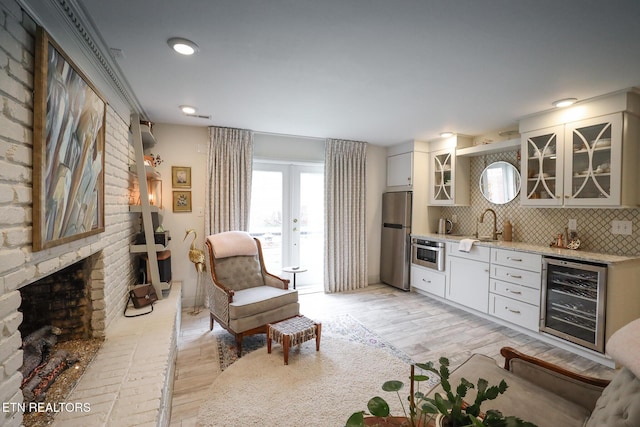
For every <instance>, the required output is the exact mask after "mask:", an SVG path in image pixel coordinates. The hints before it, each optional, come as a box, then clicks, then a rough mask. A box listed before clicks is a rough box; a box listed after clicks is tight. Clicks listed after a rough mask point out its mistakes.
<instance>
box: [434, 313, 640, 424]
mask: <svg viewBox="0 0 640 427" xmlns="http://www.w3.org/2000/svg"><path fill="white" fill-rule="evenodd" d="M606 347H607V354H608V355H609V356H611V358H612V359H613V360H614V361H615V362H616V364H617V366H618V369H617V370H616V372H615V374H614V376H613V379H611V380H609V379H600V378H594V377H588V376H585V375H582V374H580V373H576V372H572V371H569V370H567V369H564V368H562V367H560V366H557V365H554V364H552V363H549V362H546V361H544V360H541V359H538V358H535V357H532V356H528V355H525V354H523V353H520V352H518V351H516V350H514V349H513V348H510V347H504V348H502V350H501V351H500V352H501V354H502V355H503V356H504V357H505V366H504V369H502V368H500V367H499V366H498V365H497V364H496V363H495V361H494V359H492V358H490V357H487V356H484V355H480V354H474V355H473V356H471V357H470V358H469V359H468V360H467V361H466V362H464V363H463V364H462V365H461V366H460V367H458V368H457V369H456V370H454V371H453V372H452V373H451V377H450V382H451V384H458V382H459V381H460V378H466V379H467V380H469V381H471V382H475V381H476V380H477V379H478V378H484V379H486V380H488V381H489V383H490V384H498V383H499V382H500V380H502V379H504V380H505V381H506V383H507V385H508V389H507V392H506V393H505V394H503V395H500V396H498V398H497V399H495V400H492V401H490V402H488V403H487V404H486V407H487V408H491V409H497V410H499V411H501V412H502V413H504V414H505V415H515V416H517V417H520V418H522V419H523V420H525V421H529V422H532V423H534V424H536V425H537V426H538V427H558V426H562V427H571V426H576V427H578V426H580V427H605V426H606V427H637V426H640V379H639V378H640V358H639V357H638V355H639V354H640V319H638V320H635V321H633V322H631V323H629V324H628V325H626V326H624V327H623V328H621V329H619V330H618V331H617V332H615V333H614V334H613V335H612V336H611V338H610V339H609V341H608V342H607V346H606ZM435 392H440V393H442V389H441V388H440V386H438V387H436V388H435V389H434V390H432V391H431V392H430V393H429V394H430V395H433V393H435ZM474 399H475V390H473V389H472V390H469V394H468V395H467V397H466V399H465V400H468V401H473V400H474Z"/></svg>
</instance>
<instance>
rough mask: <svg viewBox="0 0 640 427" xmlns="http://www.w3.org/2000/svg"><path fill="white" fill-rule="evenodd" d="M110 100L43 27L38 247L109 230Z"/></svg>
mask: <svg viewBox="0 0 640 427" xmlns="http://www.w3.org/2000/svg"><path fill="white" fill-rule="evenodd" d="M106 112H107V102H106V101H105V100H104V98H103V97H102V95H101V94H100V92H99V91H98V90H97V89H96V88H95V87H94V86H93V85H92V84H91V82H90V81H89V80H88V79H87V77H86V76H85V75H84V74H83V73H82V72H81V71H80V70H79V69H78V67H77V66H76V65H75V64H74V63H73V61H71V59H70V58H69V57H68V56H67V55H66V54H65V52H64V51H63V50H62V48H60V46H59V45H58V44H57V43H56V42H55V41H53V40H52V39H51V37H50V36H49V34H48V33H47V32H46V31H45V30H44V29H43V28H42V27H38V28H37V30H36V46H35V73H34V106H33V140H34V141H33V248H34V250H35V251H39V250H42V249H46V248H50V247H52V246H57V245H61V244H64V243H67V242H70V241H73V240H77V239H81V238H84V237H87V236H90V235H93V234H97V233H101V232H103V231H104V228H105V226H104V157H105V126H106Z"/></svg>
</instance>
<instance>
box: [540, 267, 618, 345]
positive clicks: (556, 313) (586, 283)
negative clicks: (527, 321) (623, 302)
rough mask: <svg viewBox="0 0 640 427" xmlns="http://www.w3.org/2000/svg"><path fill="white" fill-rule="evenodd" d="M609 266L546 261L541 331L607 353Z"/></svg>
mask: <svg viewBox="0 0 640 427" xmlns="http://www.w3.org/2000/svg"><path fill="white" fill-rule="evenodd" d="M606 295H607V267H606V266H605V265H601V264H589V263H583V262H576V261H567V260H563V259H556V258H548V257H545V258H544V279H543V284H542V310H541V319H540V331H541V332H546V333H548V334H551V335H555V336H557V337H560V338H563V339H565V340H568V341H571V342H574V343H576V344H579V345H582V346H584V347H587V348H589V349H592V350H596V351H598V352H600V353H603V352H604V314H605V303H606V301H605V299H606Z"/></svg>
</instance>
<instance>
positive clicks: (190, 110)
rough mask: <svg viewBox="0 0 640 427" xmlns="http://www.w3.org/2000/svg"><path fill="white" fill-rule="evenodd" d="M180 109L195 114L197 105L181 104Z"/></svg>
mask: <svg viewBox="0 0 640 427" xmlns="http://www.w3.org/2000/svg"><path fill="white" fill-rule="evenodd" d="M180 110H182V112H183V113H185V114H195V113H196V107H192V106H190V105H181V106H180Z"/></svg>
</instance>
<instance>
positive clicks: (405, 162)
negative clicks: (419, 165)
mask: <svg viewBox="0 0 640 427" xmlns="http://www.w3.org/2000/svg"><path fill="white" fill-rule="evenodd" d="M412 185H413V153H402V154H396V155H393V156H388V157H387V187H401V186H412Z"/></svg>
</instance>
